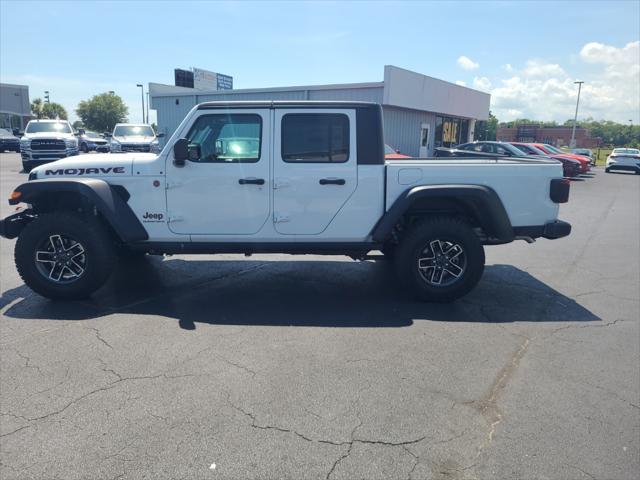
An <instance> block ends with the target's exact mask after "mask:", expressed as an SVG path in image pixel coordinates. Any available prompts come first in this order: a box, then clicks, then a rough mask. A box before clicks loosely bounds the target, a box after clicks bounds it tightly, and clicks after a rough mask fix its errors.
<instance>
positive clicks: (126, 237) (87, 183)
mask: <svg viewBox="0 0 640 480" xmlns="http://www.w3.org/2000/svg"><path fill="white" fill-rule="evenodd" d="M14 191H15V192H19V193H20V195H19V196H18V197H17V198H15V199H13V200H9V203H10V204H11V205H16V204H18V203H34V201H35V200H36V199H37V198H38V197H39V196H40V195H43V194H49V193H59V192H72V193H76V194H79V195H80V196H82V197H84V198H86V199H87V200H88V201H89V202H90V203H91V204H92V205H95V207H96V208H97V210H98V212H100V214H101V215H102V216H103V217H104V218H105V219H106V221H107V222H108V223H109V224H110V225H111V227H112V228H113V230H114V231H115V232H116V234H117V235H118V236H119V237H120V239H121V240H122V241H123V242H125V243H129V242H139V241H143V240H147V239H148V238H149V235H148V234H147V231H146V230H145V228H144V227H143V226H142V223H140V220H138V218H137V217H136V215H135V213H134V212H133V210H131V207H129V205H128V204H127V200H128V199H129V194H128V192H127V191H126V189H124V188H123V187H121V186H119V185H110V184H108V183H107V182H105V181H104V180H100V179H97V178H78V179H75V178H74V179H68V178H64V179H63V178H55V179H53V178H52V179H46V180H32V181H30V182H27V183H23V184H22V185H20V186H18V187H17V188H16V189H15V190H14Z"/></svg>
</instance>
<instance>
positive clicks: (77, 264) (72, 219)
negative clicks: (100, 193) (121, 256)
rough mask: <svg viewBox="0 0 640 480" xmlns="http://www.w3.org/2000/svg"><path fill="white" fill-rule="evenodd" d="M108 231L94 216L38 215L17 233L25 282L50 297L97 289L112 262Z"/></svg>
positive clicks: (20, 269)
mask: <svg viewBox="0 0 640 480" xmlns="http://www.w3.org/2000/svg"><path fill="white" fill-rule="evenodd" d="M113 260H114V254H113V246H112V243H111V240H110V238H109V235H108V234H107V232H106V231H105V229H104V228H103V227H102V225H101V224H100V223H99V222H98V221H97V220H95V219H93V218H89V217H85V216H82V215H79V214H75V213H70V212H58V213H51V214H45V215H41V216H39V217H38V218H36V219H35V220H33V221H32V222H30V223H29V224H28V225H27V226H26V227H25V228H24V230H22V232H21V233H20V236H19V237H18V241H17V242H16V248H15V262H16V267H17V268H18V273H19V274H20V277H22V280H23V281H24V283H26V284H27V286H29V287H30V288H31V289H32V290H33V291H35V292H36V293H39V294H40V295H42V296H44V297H48V298H52V299H78V298H84V297H87V296H89V295H90V294H91V293H92V292H94V291H95V290H97V289H98V288H99V287H100V286H101V285H102V284H103V283H104V282H105V281H106V279H107V278H108V277H109V275H110V274H111V271H112V268H113V263H114V261H113Z"/></svg>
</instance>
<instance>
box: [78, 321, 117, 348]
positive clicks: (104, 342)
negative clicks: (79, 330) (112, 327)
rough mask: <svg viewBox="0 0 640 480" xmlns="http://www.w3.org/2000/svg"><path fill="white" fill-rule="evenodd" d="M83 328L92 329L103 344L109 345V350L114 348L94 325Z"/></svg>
mask: <svg viewBox="0 0 640 480" xmlns="http://www.w3.org/2000/svg"><path fill="white" fill-rule="evenodd" d="M83 327H84V328H86V329H87V330H93V331H94V332H95V334H96V338H97V339H98V340H99V341H100V342H102V343H103V344H105V345H106V346H107V347H109V348H110V349H111V350H114V348H113V347H112V346H111V344H110V343H109V342H107V341H106V340H105V339H104V338H102V336H101V335H100V330H98V329H97V328H96V327H89V326H84V325H83Z"/></svg>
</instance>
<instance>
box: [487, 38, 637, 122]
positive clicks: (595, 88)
mask: <svg viewBox="0 0 640 480" xmlns="http://www.w3.org/2000/svg"><path fill="white" fill-rule="evenodd" d="M577 58H578V64H577V65H573V66H572V67H571V68H572V70H574V69H575V71H574V72H572V73H573V74H575V73H578V74H580V78H579V79H580V80H584V81H585V83H584V84H583V85H582V92H581V95H580V111H579V114H578V117H579V118H586V117H589V116H591V117H594V118H596V119H608V120H614V121H619V122H624V123H626V122H627V120H628V119H633V121H634V123H638V122H640V109H639V108H638V106H639V105H640V88H639V85H640V42H632V43H628V44H627V45H625V46H624V47H615V46H612V45H605V44H601V43H596V42H592V43H587V44H586V45H584V47H583V48H582V49H581V51H580V55H579V56H577ZM580 60H581V61H580ZM505 70H506V71H507V72H508V73H509V75H510V76H509V77H507V78H503V79H500V80H499V81H497V82H495V83H497V85H496V87H495V88H493V90H491V92H490V93H491V108H492V110H493V111H494V113H495V114H496V115H497V116H498V118H499V119H500V120H513V119H515V118H519V117H520V118H522V117H527V118H533V119H539V120H556V121H560V122H564V121H565V120H567V119H570V118H572V117H573V113H574V109H575V104H576V97H577V94H578V87H577V85H575V84H574V81H575V80H576V78H575V77H574V76H573V75H570V74H569V73H568V72H567V71H566V70H565V69H564V68H563V67H562V66H561V65H559V64H557V63H546V62H544V61H543V60H539V59H531V60H529V61H527V62H526V63H525V65H524V67H523V68H522V69H516V68H513V67H511V70H509V69H508V68H506V67H505ZM480 78H484V77H480ZM480 81H481V80H480V79H478V80H477V81H476V79H474V87H476V88H479V89H482V88H481V87H480V86H479V85H476V83H477V82H480Z"/></svg>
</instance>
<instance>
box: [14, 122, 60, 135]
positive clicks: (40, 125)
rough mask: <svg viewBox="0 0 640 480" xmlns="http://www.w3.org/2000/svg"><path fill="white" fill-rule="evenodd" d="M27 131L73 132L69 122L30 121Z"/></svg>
mask: <svg viewBox="0 0 640 480" xmlns="http://www.w3.org/2000/svg"><path fill="white" fill-rule="evenodd" d="M24 132H25V133H43V132H47V133H49V132H50V133H71V126H70V125H69V124H68V123H67V122H29V125H27V129H26V130H25V131H24Z"/></svg>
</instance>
